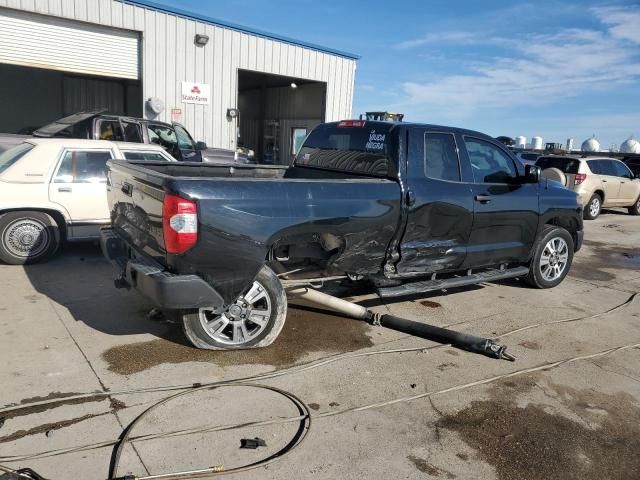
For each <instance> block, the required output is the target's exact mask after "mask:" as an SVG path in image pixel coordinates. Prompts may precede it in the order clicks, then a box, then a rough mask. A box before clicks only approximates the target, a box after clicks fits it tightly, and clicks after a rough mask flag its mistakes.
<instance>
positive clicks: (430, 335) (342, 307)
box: [287, 287, 515, 362]
mask: <svg viewBox="0 0 640 480" xmlns="http://www.w3.org/2000/svg"><path fill="white" fill-rule="evenodd" d="M287 293H288V294H289V295H290V296H292V297H295V298H301V299H304V300H307V301H309V302H311V303H315V304H317V305H321V306H323V307H326V308H329V309H331V310H334V311H336V312H339V313H342V314H343V315H346V316H348V317H351V318H355V319H357V320H364V321H366V322H368V323H370V324H371V325H380V326H382V327H386V328H389V329H391V330H396V331H398V332H403V333H408V334H409V335H415V336H416V337H420V338H424V339H427V340H432V341H434V342H438V343H444V344H449V343H450V344H451V345H454V346H456V347H459V348H462V349H464V350H468V351H470V352H473V353H480V354H482V355H486V356H488V357H491V358H498V359H504V360H509V361H511V362H513V361H515V357H514V356H513V355H511V354H508V353H507V352H506V350H507V347H506V346H504V345H500V344H498V343H496V341H495V340H492V339H490V338H484V337H478V336H476V335H470V334H467V333H462V332H456V331H455V330H449V329H447V328H442V327H436V326H435V325H429V324H427V323H422V322H416V321H415V320H409V319H406V318H400V317H396V316H395V315H389V314H387V315H380V314H377V313H374V312H372V311H371V310H368V309H366V308H365V307H363V306H361V305H358V304H355V303H353V302H348V301H346V300H342V299H341V298H338V297H334V296H332V295H327V294H326V293H322V292H319V291H318V290H314V289H312V288H308V287H296V288H291V289H289V290H288V291H287Z"/></svg>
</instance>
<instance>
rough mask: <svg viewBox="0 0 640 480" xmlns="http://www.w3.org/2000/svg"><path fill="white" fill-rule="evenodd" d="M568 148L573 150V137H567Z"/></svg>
mask: <svg viewBox="0 0 640 480" xmlns="http://www.w3.org/2000/svg"><path fill="white" fill-rule="evenodd" d="M567 150H569V151H571V150H573V138H567Z"/></svg>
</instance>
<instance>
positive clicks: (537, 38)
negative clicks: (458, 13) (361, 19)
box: [403, 7, 640, 119]
mask: <svg viewBox="0 0 640 480" xmlns="http://www.w3.org/2000/svg"><path fill="white" fill-rule="evenodd" d="M592 13H593V14H594V15H595V16H596V17H597V18H598V19H600V20H601V21H602V22H603V23H604V24H605V25H607V30H606V31H599V30H595V29H594V30H590V29H564V30H560V31H558V32H557V33H555V34H546V35H539V34H538V35H536V34H533V35H528V36H525V37H524V38H522V39H518V40H506V39H499V40H500V41H501V42H503V44H504V45H505V46H509V47H510V48H511V49H513V51H514V52H515V53H514V55H513V56H511V57H507V58H492V59H490V60H488V61H480V62H477V63H475V64H474V65H472V66H471V73H469V74H457V75H448V76H444V77H442V78H440V79H437V80H434V81H430V82H424V83H418V82H407V83H405V84H404V85H403V89H404V92H405V94H406V95H407V97H408V98H407V100H406V103H405V105H407V106H413V107H414V108H415V107H416V105H420V106H422V108H423V109H424V110H425V111H429V112H430V114H434V115H435V116H438V117H440V118H449V119H461V118H466V117H469V116H471V115H473V114H474V113H475V112H476V111H478V110H479V109H487V108H490V109H497V110H500V109H504V108H507V107H510V106H523V105H524V106H528V105H540V104H545V103H553V102H556V101H558V100H561V99H563V98H569V97H575V96H578V95H583V94H586V93H593V94H596V93H598V92H600V91H605V90H610V89H614V88H616V87H617V86H619V85H623V84H627V83H631V82H635V81H636V80H637V78H638V77H640V59H639V58H638V57H639V52H638V48H637V46H636V45H632V44H631V43H630V40H631V41H635V40H634V39H635V38H636V37H637V38H638V41H639V42H640V26H639V25H640V20H639V19H640V9H634V8H631V7H629V8H625V9H624V11H623V10H622V9H620V8H616V9H613V8H609V7H607V8H603V9H595V10H594V11H593V12H592ZM634 18H636V20H633V21H630V20H629V19H634ZM633 22H635V26H636V27H637V28H636V29H632V28H631V27H630V26H629V23H633ZM471 36H472V34H469V35H468V36H464V35H461V36H460V37H459V38H460V41H461V42H463V43H464V42H466V41H468V39H469V38H471ZM455 38H456V35H452V36H450V37H449V40H448V41H454V39H455ZM489 38H490V37H489ZM422 40H423V41H427V40H428V41H435V39H433V38H431V37H424V38H423V39H422ZM418 41H419V40H413V41H410V42H413V44H415V43H416V42H418ZM490 41H496V40H495V39H490ZM405 44H407V42H405Z"/></svg>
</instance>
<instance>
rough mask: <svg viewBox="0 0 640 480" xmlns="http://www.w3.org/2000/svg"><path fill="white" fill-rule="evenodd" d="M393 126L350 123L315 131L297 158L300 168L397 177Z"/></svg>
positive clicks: (325, 125) (295, 163) (322, 127)
mask: <svg viewBox="0 0 640 480" xmlns="http://www.w3.org/2000/svg"><path fill="white" fill-rule="evenodd" d="M391 128H393V125H392V124H382V123H377V122H376V123H373V122H364V121H347V122H340V123H338V124H335V123H331V124H324V125H320V126H319V127H317V128H316V129H315V130H313V131H312V132H311V133H310V134H309V136H308V137H307V139H306V140H305V142H304V143H303V145H302V148H301V149H300V151H299V152H298V154H297V155H296V157H295V161H294V165H295V166H297V167H307V168H318V169H322V170H334V171H340V172H345V173H353V174H358V175H367V176H374V177H393V176H395V175H396V169H395V166H394V163H393V160H392V158H391V152H392V147H391V135H390V133H389V132H390V130H391Z"/></svg>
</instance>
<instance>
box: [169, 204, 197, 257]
mask: <svg viewBox="0 0 640 480" xmlns="http://www.w3.org/2000/svg"><path fill="white" fill-rule="evenodd" d="M162 233H163V234H164V248H165V250H166V251H167V253H184V252H186V251H187V250H189V249H190V248H191V247H193V246H194V245H195V244H196V242H197V241H198V210H197V207H196V202H193V201H191V200H187V199H185V198H181V197H178V196H176V195H165V196H164V201H163V203H162Z"/></svg>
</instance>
